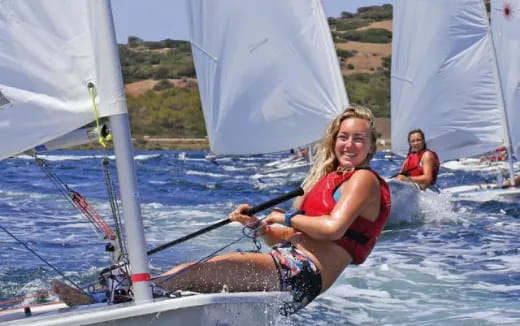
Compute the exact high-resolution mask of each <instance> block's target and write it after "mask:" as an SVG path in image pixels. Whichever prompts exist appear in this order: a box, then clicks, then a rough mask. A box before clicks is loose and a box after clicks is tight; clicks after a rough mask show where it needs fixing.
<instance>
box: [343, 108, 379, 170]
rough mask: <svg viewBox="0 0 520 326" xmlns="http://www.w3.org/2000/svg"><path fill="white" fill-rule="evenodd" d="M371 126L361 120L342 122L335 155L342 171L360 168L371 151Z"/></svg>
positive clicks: (351, 119) (353, 118)
mask: <svg viewBox="0 0 520 326" xmlns="http://www.w3.org/2000/svg"><path fill="white" fill-rule="evenodd" d="M370 145H371V144H370V125H369V122H368V121H366V120H364V119H361V118H355V117H352V118H347V119H345V120H343V121H342V122H341V125H340V127H339V131H338V135H337V136H336V144H335V146H334V154H335V155H336V159H337V160H338V164H339V168H340V169H351V168H355V167H357V166H360V165H361V164H362V163H363V162H364V161H365V159H366V158H367V155H368V153H369V151H370Z"/></svg>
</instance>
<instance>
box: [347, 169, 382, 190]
mask: <svg viewBox="0 0 520 326" xmlns="http://www.w3.org/2000/svg"><path fill="white" fill-rule="evenodd" d="M351 179H352V180H356V181H359V182H362V183H364V184H372V185H377V186H379V180H380V177H379V174H378V173H377V172H375V171H374V170H371V169H359V170H356V172H354V174H353V175H352V177H351Z"/></svg>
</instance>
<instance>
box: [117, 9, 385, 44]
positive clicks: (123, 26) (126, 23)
mask: <svg viewBox="0 0 520 326" xmlns="http://www.w3.org/2000/svg"><path fill="white" fill-rule="evenodd" d="M213 1H225V0H213ZM257 1H262V0H257ZM279 1H284V0H279ZM111 3H112V15H113V16H114V24H115V29H116V36H117V42H118V43H127V40H128V36H137V37H139V38H141V39H142V40H145V41H160V40H164V39H167V38H170V39H173V40H186V39H188V27H187V19H186V9H185V5H184V3H185V0H112V1H111ZM322 3H323V7H324V9H325V14H326V15H327V16H328V17H338V16H340V15H341V12H343V11H349V12H352V13H355V12H356V11H357V8H359V7H366V6H371V5H382V4H385V3H390V4H392V3H393V0H322Z"/></svg>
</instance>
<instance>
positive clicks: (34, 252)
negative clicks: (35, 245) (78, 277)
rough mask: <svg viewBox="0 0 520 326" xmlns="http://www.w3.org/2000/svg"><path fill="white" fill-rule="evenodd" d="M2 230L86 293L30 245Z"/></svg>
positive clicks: (0, 227) (1, 227)
mask: <svg viewBox="0 0 520 326" xmlns="http://www.w3.org/2000/svg"><path fill="white" fill-rule="evenodd" d="M0 229H2V230H4V232H5V233H7V234H8V235H9V236H11V237H12V238H13V239H15V240H16V241H17V242H18V243H19V244H21V245H22V246H24V247H25V249H27V250H29V252H31V253H32V254H33V255H35V256H36V257H38V258H39V259H40V260H41V261H42V262H44V263H45V264H47V266H49V267H50V268H52V269H53V270H54V271H55V272H56V273H58V274H59V275H61V277H63V278H64V279H66V280H67V281H69V282H70V283H71V284H73V285H74V286H75V287H76V288H78V289H79V290H80V291H82V292H83V293H85V292H84V291H83V290H82V289H81V287H80V286H79V285H77V284H76V283H74V282H73V281H72V280H71V279H69V278H68V277H67V276H65V274H63V273H62V272H61V271H60V270H59V269H57V268H56V267H54V265H52V264H51V263H49V262H48V261H47V260H46V259H45V258H43V257H42V256H40V255H39V254H38V253H37V252H36V251H34V250H33V249H32V248H31V247H29V246H28V245H26V244H25V242H23V241H22V240H20V239H18V238H17V237H16V236H15V235H14V234H12V233H11V232H9V230H7V229H6V228H4V227H3V226H1V225H0Z"/></svg>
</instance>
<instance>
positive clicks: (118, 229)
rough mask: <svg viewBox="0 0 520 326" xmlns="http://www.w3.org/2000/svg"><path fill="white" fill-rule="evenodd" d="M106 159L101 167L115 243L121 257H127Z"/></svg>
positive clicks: (118, 211) (112, 183)
mask: <svg viewBox="0 0 520 326" xmlns="http://www.w3.org/2000/svg"><path fill="white" fill-rule="evenodd" d="M109 163H110V162H109V160H108V158H107V157H104V158H103V161H102V166H103V175H104V177H105V186H106V189H107V193H108V202H109V203H110V209H111V211H112V217H113V219H114V228H115V230H116V234H117V241H118V243H119V248H120V249H121V252H122V255H123V257H125V258H126V257H128V254H127V250H126V246H125V243H124V242H123V228H122V223H121V214H120V210H119V206H118V204H117V195H116V191H115V187H114V182H113V181H112V175H111V173H110V165H109Z"/></svg>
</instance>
